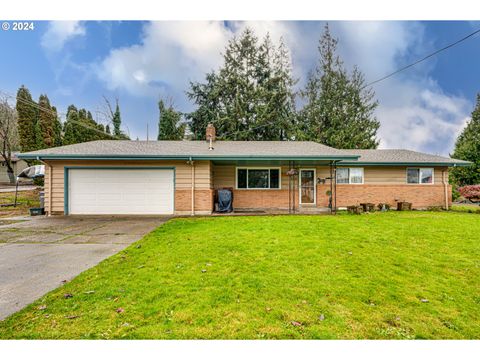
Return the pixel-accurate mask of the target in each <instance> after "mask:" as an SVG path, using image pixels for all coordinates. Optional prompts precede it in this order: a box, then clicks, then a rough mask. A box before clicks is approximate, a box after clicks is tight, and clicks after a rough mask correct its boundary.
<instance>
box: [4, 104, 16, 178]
mask: <svg viewBox="0 0 480 360" xmlns="http://www.w3.org/2000/svg"><path fill="white" fill-rule="evenodd" d="M18 147H19V138H18V127H17V111H16V110H15V108H13V107H12V106H10V104H9V103H8V101H7V99H6V98H0V156H1V157H2V158H3V160H2V161H4V162H5V165H6V166H7V173H8V177H9V179H10V182H11V183H13V182H15V174H14V170H13V164H12V152H13V151H14V150H17V149H18Z"/></svg>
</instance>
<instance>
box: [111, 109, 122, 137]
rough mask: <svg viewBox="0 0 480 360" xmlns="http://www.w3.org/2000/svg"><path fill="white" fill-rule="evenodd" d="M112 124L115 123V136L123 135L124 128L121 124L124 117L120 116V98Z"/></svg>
mask: <svg viewBox="0 0 480 360" xmlns="http://www.w3.org/2000/svg"><path fill="white" fill-rule="evenodd" d="M112 124H113V136H115V137H121V136H122V135H123V134H122V130H121V129H120V126H121V124H122V118H121V116H120V107H119V106H118V100H117V104H116V106H115V112H114V113H113V118H112Z"/></svg>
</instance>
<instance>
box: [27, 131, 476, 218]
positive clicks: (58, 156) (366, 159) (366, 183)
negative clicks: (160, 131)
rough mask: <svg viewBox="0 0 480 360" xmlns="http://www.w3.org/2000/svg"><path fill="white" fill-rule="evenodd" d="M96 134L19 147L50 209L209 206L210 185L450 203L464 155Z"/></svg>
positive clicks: (196, 211)
mask: <svg viewBox="0 0 480 360" xmlns="http://www.w3.org/2000/svg"><path fill="white" fill-rule="evenodd" d="M207 139H208V140H206V141H124V140H101V141H92V142H87V143H81V144H74V145H67V146H61V147H56V148H50V149H44V150H39V151H34V152H30V153H24V154H21V155H19V157H20V158H22V159H36V160H40V161H42V162H43V163H44V164H45V165H46V166H45V168H46V171H45V210H46V212H47V214H49V215H55V214H65V215H68V214H109V215H110V214H112V215H113V214H122V215H123V214H177V215H186V214H192V215H201V214H203V215H204V214H211V213H212V212H213V211H214V194H215V189H219V188H231V189H233V195H234V198H233V207H234V209H235V210H236V211H237V210H239V211H241V210H246V209H248V210H250V209H257V210H270V211H289V212H292V211H293V212H305V211H312V210H313V211H316V210H322V209H323V210H328V209H329V201H330V194H332V196H331V201H332V207H334V208H338V207H339V208H341V207H346V206H348V205H355V204H359V203H362V202H370V203H375V204H378V203H388V204H390V205H392V206H395V204H396V202H398V201H408V202H411V203H412V204H413V207H414V208H426V207H429V206H442V207H448V206H449V205H450V203H451V186H450V185H449V184H448V168H449V167H454V166H468V165H469V164H470V163H469V162H466V161H462V160H455V159H451V158H446V157H440V156H436V155H429V154H424V153H419V152H414V151H409V150H339V149H334V148H331V147H328V146H325V145H321V144H318V143H315V142H306V141H215V128H214V127H213V126H210V125H209V127H208V128H207Z"/></svg>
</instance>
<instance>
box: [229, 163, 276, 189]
mask: <svg viewBox="0 0 480 360" xmlns="http://www.w3.org/2000/svg"><path fill="white" fill-rule="evenodd" d="M237 189H280V168H237Z"/></svg>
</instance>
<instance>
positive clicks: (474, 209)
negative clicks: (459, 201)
mask: <svg viewBox="0 0 480 360" xmlns="http://www.w3.org/2000/svg"><path fill="white" fill-rule="evenodd" d="M450 209H451V210H452V211H458V212H467V213H478V214H480V206H478V205H474V204H464V205H452V206H451V207H450Z"/></svg>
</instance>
